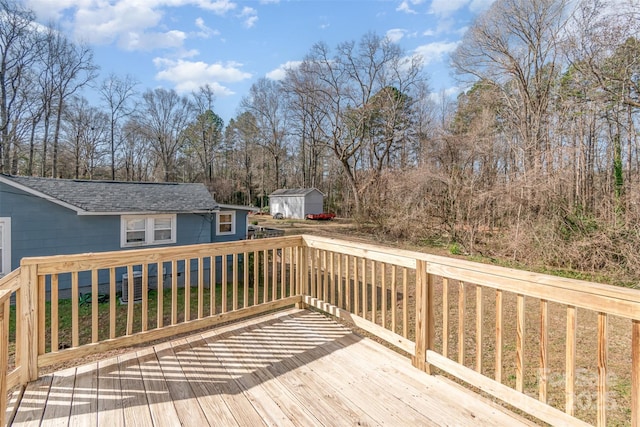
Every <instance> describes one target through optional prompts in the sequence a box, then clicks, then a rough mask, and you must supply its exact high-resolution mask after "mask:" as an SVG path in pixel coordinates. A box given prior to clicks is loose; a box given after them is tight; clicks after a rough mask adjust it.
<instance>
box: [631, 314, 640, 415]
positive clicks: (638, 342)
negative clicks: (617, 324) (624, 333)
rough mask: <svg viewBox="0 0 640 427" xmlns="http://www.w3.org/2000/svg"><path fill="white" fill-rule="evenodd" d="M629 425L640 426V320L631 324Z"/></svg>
mask: <svg viewBox="0 0 640 427" xmlns="http://www.w3.org/2000/svg"><path fill="white" fill-rule="evenodd" d="M631 426H632V427H640V320H634V321H633V323H632V324H631Z"/></svg>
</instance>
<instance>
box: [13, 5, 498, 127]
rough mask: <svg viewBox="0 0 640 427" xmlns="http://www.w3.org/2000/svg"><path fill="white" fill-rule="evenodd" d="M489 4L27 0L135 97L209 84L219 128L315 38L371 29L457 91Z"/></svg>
mask: <svg viewBox="0 0 640 427" xmlns="http://www.w3.org/2000/svg"><path fill="white" fill-rule="evenodd" d="M492 1H493V0H346V1H341V0H254V1H232V0H25V2H26V4H27V5H28V6H29V7H30V8H32V9H33V10H34V11H35V12H36V15H37V19H38V21H40V22H42V23H44V24H46V23H48V22H55V23H56V24H57V25H58V26H59V27H60V28H61V29H62V30H63V31H64V32H65V33H66V34H67V35H68V36H69V37H71V38H72V39H73V40H75V41H83V42H85V43H87V44H89V45H90V46H91V47H92V48H93V50H94V53H95V61H96V63H97V65H99V66H100V69H101V76H102V77H105V76H107V75H108V74H109V73H111V72H115V73H116V74H119V75H125V74H130V75H132V76H133V77H135V78H136V79H137V80H138V81H139V82H140V86H139V90H140V91H144V90H145V89H148V88H156V87H164V88H167V89H169V88H173V89H175V90H177V91H178V92H179V93H182V94H188V93H190V92H191V91H192V90H195V89H197V88H198V87H199V86H202V85H204V84H209V85H211V86H212V87H213V88H214V91H215V93H216V104H215V105H216V108H215V110H216V112H217V113H218V114H219V115H220V116H221V117H222V118H223V119H224V120H225V123H227V122H228V121H229V119H230V118H232V117H234V116H235V115H236V114H237V112H238V110H237V109H238V105H239V103H240V100H241V99H242V97H243V96H246V94H247V93H248V91H249V88H250V86H251V84H252V83H253V82H255V81H256V80H257V79H259V78H261V77H269V78H274V79H277V78H279V76H281V75H282V68H283V67H284V66H286V65H295V63H296V61H300V60H302V59H303V57H304V56H305V54H307V53H308V52H309V50H310V49H311V46H312V45H313V44H314V43H316V42H319V41H322V42H325V43H327V44H328V45H329V46H330V47H335V46H336V45H337V44H338V43H340V42H344V41H351V40H356V41H357V40H359V39H360V38H361V37H362V36H363V35H364V34H366V33H367V32H370V31H372V32H375V33H377V34H378V35H380V36H388V37H390V38H391V39H392V40H394V41H396V42H397V43H398V44H399V45H400V46H401V47H402V48H403V49H404V50H405V52H406V53H407V54H408V55H410V54H415V53H419V54H421V55H422V56H423V58H424V61H425V68H426V69H425V71H426V72H427V74H428V75H429V76H430V85H431V88H432V90H433V91H434V92H435V93H439V92H442V91H447V93H455V92H457V88H456V87H455V86H456V84H455V81H454V79H452V77H451V74H450V70H449V67H448V55H449V53H450V52H452V51H453V50H454V49H455V47H456V45H457V43H459V42H460V40H461V38H462V36H463V35H464V32H465V31H466V29H467V27H468V26H469V25H470V24H471V22H472V21H473V19H474V18H475V17H476V16H477V15H478V14H479V13H481V12H482V11H484V10H486V9H487V8H488V7H489V6H490V4H491V2H492ZM87 97H89V98H90V99H91V98H92V97H91V95H90V94H88V95H87Z"/></svg>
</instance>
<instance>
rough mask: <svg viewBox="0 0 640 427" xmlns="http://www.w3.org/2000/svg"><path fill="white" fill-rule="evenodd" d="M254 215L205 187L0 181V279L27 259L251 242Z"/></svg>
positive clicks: (1, 178)
mask: <svg viewBox="0 0 640 427" xmlns="http://www.w3.org/2000/svg"><path fill="white" fill-rule="evenodd" d="M251 210H252V208H249V207H245V206H234V205H224V204H219V203H216V201H215V200H214V199H213V197H212V196H211V194H210V193H209V191H208V190H207V188H206V187H205V186H204V185H203V184H178V183H150V182H117V181H87V180H68V179H50V178H35V177H24V176H12V175H4V174H0V276H2V275H5V274H7V273H9V272H10V271H12V270H14V269H15V268H17V267H18V266H19V265H20V260H21V259H22V258H23V257H29V256H45V255H63V254H72V253H85V252H104V251H117V250H123V249H132V248H145V247H153V246H169V245H190V244H197V243H211V242H223V241H232V240H240V239H245V238H246V235H247V214H248V213H249V211H251Z"/></svg>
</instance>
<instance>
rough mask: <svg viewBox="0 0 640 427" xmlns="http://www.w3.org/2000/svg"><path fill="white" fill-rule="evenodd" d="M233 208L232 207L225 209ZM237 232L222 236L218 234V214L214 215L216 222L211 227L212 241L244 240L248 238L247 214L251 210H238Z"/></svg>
mask: <svg viewBox="0 0 640 427" xmlns="http://www.w3.org/2000/svg"><path fill="white" fill-rule="evenodd" d="M223 210H232V209H223ZM235 212H236V232H235V233H234V234H225V235H222V236H218V235H216V230H217V229H218V223H217V218H218V217H217V216H214V221H213V222H214V224H213V227H212V228H211V241H212V242H215V243H217V242H232V241H236V240H244V239H246V238H247V216H248V215H249V211H245V210H236V211H235Z"/></svg>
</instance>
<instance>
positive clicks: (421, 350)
mask: <svg viewBox="0 0 640 427" xmlns="http://www.w3.org/2000/svg"><path fill="white" fill-rule="evenodd" d="M433 304H434V303H433V277H432V276H431V275H430V274H427V263H426V261H423V260H416V325H415V326H416V351H415V355H414V356H413V357H412V363H413V366H415V367H416V368H418V369H420V370H423V371H425V372H426V373H428V374H431V365H430V364H428V363H427V350H431V349H433V342H434V337H435V325H434V319H435V318H434V307H433Z"/></svg>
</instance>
